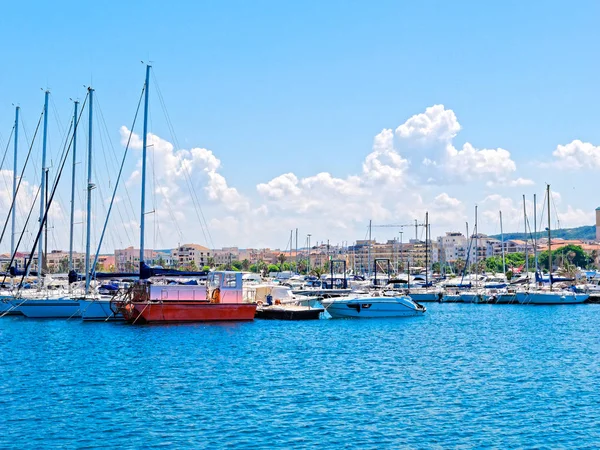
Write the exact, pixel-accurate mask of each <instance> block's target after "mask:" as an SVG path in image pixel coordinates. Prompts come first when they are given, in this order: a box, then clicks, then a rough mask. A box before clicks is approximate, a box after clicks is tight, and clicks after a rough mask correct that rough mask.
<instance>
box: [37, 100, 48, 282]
mask: <svg viewBox="0 0 600 450" xmlns="http://www.w3.org/2000/svg"><path fill="white" fill-rule="evenodd" d="M49 95H50V91H48V90H46V92H45V93H44V133H43V135H42V178H41V181H40V192H41V195H40V224H41V223H42V222H43V221H44V212H45V208H46V201H45V198H44V192H46V147H47V141H48V97H49ZM43 236H44V235H43V233H40V239H39V242H38V281H40V280H41V279H42V269H43V267H44V254H43V249H44V243H43V240H44V237H43Z"/></svg>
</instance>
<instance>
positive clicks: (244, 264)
mask: <svg viewBox="0 0 600 450" xmlns="http://www.w3.org/2000/svg"><path fill="white" fill-rule="evenodd" d="M249 268H250V261H248V260H247V259H244V260H243V261H242V269H243V270H248V269H249Z"/></svg>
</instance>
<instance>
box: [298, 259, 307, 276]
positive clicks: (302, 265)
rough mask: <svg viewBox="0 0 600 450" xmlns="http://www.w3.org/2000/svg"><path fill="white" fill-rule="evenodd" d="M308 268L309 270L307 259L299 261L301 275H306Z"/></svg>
mask: <svg viewBox="0 0 600 450" xmlns="http://www.w3.org/2000/svg"><path fill="white" fill-rule="evenodd" d="M307 268H308V263H307V261H306V259H301V260H300V261H298V272H299V273H306V269H307Z"/></svg>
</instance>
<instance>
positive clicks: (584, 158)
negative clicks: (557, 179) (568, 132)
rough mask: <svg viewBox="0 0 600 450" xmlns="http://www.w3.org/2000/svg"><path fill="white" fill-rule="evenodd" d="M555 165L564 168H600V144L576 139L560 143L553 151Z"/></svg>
mask: <svg viewBox="0 0 600 450" xmlns="http://www.w3.org/2000/svg"><path fill="white" fill-rule="evenodd" d="M552 155H553V156H554V158H555V166H556V167H559V168H563V169H582V168H588V169H598V168H600V146H595V145H593V144H591V143H589V142H582V141H580V140H579V139H576V140H574V141H572V142H570V143H568V144H566V145H558V146H557V147H556V150H554V152H552Z"/></svg>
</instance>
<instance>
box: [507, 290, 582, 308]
mask: <svg viewBox="0 0 600 450" xmlns="http://www.w3.org/2000/svg"><path fill="white" fill-rule="evenodd" d="M516 296H517V301H518V302H519V303H520V304H522V305H575V304H579V303H584V302H585V301H586V300H587V299H588V298H589V294H578V293H576V292H573V291H568V290H559V291H543V290H537V291H521V292H517V294H516Z"/></svg>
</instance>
